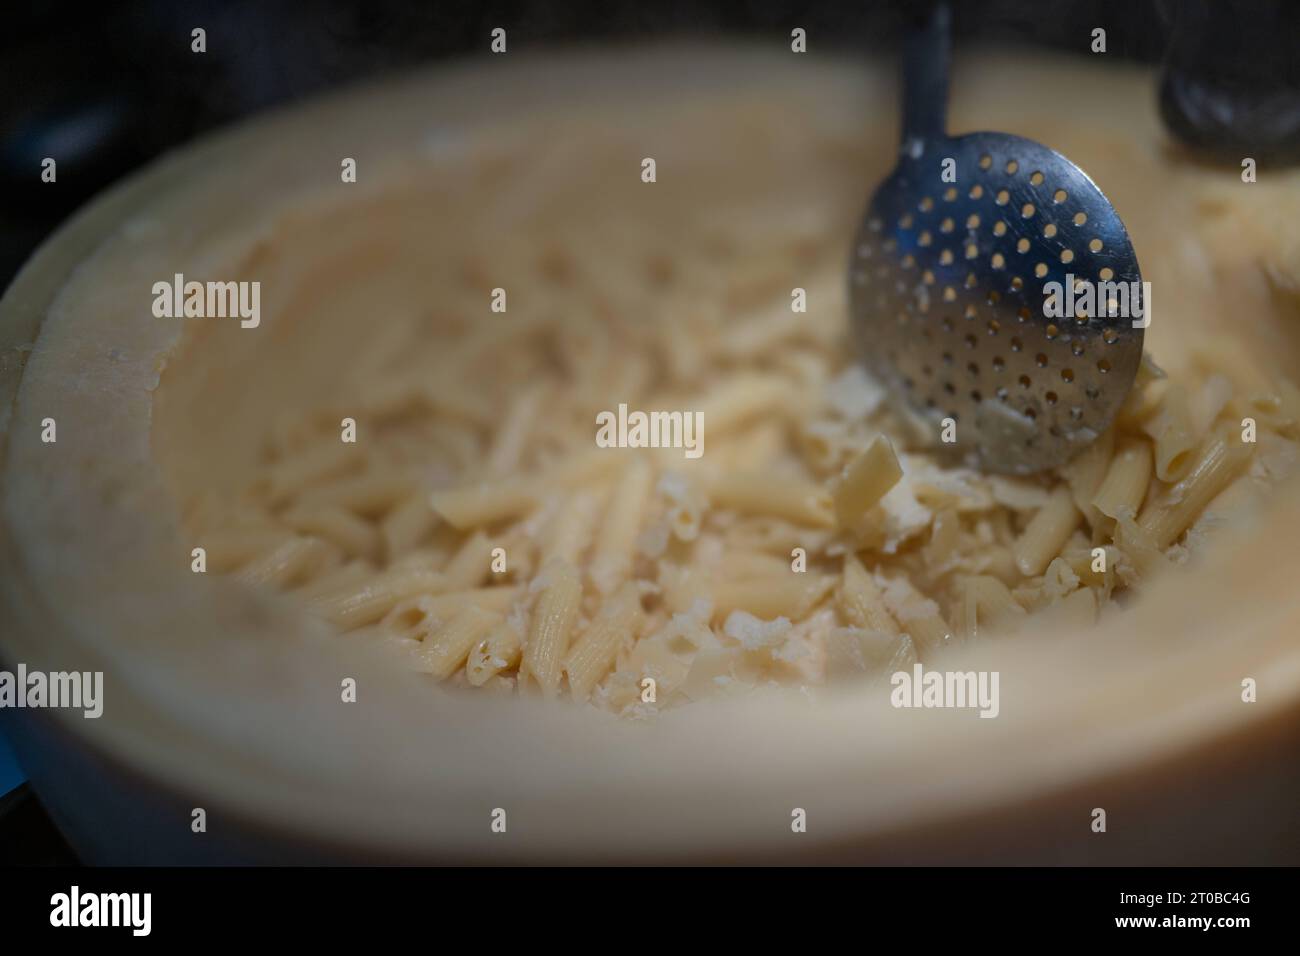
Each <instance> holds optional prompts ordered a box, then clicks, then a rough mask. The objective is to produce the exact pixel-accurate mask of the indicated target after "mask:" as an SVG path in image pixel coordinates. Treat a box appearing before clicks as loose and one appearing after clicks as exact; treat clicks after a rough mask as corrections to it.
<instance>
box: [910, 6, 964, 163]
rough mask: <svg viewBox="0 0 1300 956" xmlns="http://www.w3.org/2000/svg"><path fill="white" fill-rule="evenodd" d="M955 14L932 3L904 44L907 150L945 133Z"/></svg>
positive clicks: (911, 30) (911, 151) (912, 28)
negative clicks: (950, 49)
mask: <svg viewBox="0 0 1300 956" xmlns="http://www.w3.org/2000/svg"><path fill="white" fill-rule="evenodd" d="M951 24H952V13H951V11H950V10H949V9H948V4H946V3H933V4H930V5H929V9H927V10H926V11H925V12H924V14H923V15H922V18H921V20H920V21H919V22H918V23H917V24H916V25H914V26H912V27H911V28H910V29H909V30H908V32H907V37H906V39H905V41H904V45H903V139H902V148H903V151H904V152H906V153H909V154H914V147H916V146H919V145H920V143H921V142H922V141H924V140H927V139H935V138H938V137H941V136H943V135H944V127H945V124H946V121H947V116H948V54H949V48H950V46H951V42H950V38H949V32H950V28H951Z"/></svg>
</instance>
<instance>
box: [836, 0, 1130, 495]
mask: <svg viewBox="0 0 1300 956" xmlns="http://www.w3.org/2000/svg"><path fill="white" fill-rule="evenodd" d="M949 20H950V14H949V11H948V8H947V6H946V5H942V4H940V5H938V6H936V7H934V8H933V9H932V10H931V11H930V13H929V14H928V16H927V19H926V21H925V23H924V24H923V25H922V26H920V27H919V28H917V29H915V30H913V31H912V32H911V33H910V34H909V36H908V38H907V42H906V46H905V49H904V59H903V81H904V90H903V135H902V145H901V148H900V155H899V160H898V165H897V166H896V167H895V168H894V171H893V172H892V173H891V174H890V176H889V177H888V178H887V179H886V180H885V181H884V182H883V183H881V185H880V187H879V188H878V189H877V190H876V193H875V196H874V198H873V199H872V201H871V205H870V207H869V208H868V210H867V214H866V216H865V217H864V219H863V222H862V225H861V227H860V229H859V231H858V234H857V236H856V238H855V240H854V244H853V250H852V254H851V256H850V264H849V303H850V309H851V316H852V324H853V333H854V338H855V340H856V344H857V346H858V349H859V352H860V354H861V356H862V360H863V362H864V364H865V365H866V366H867V368H868V370H869V371H871V372H872V373H873V374H875V375H876V376H877V377H878V378H880V379H881V380H882V381H883V382H884V383H885V384H886V385H887V386H889V390H890V393H891V395H892V396H893V397H894V399H895V400H896V405H898V406H899V407H901V408H902V409H904V410H906V411H908V412H909V413H911V415H912V416H914V417H915V418H919V420H920V422H921V424H922V425H923V428H922V432H923V433H924V434H925V435H928V436H930V438H931V440H932V441H933V443H934V445H935V446H936V447H937V448H940V449H942V448H944V447H948V448H951V449H953V450H954V452H955V454H957V455H959V456H961V457H963V458H964V459H965V460H966V461H968V462H969V463H971V464H974V465H977V466H979V467H982V468H984V469H986V470H989V471H996V472H1010V473H1017V474H1025V473H1029V472H1034V471H1038V470H1041V469H1044V468H1049V467H1052V466H1055V465H1059V464H1062V463H1064V462H1065V461H1067V460H1068V459H1069V458H1071V457H1072V456H1073V455H1074V454H1075V453H1076V452H1078V451H1079V450H1081V449H1082V448H1084V447H1086V446H1087V445H1088V444H1090V443H1091V442H1092V441H1093V440H1094V439H1095V438H1096V437H1097V436H1098V435H1100V434H1101V433H1102V432H1104V431H1105V430H1106V429H1107V428H1108V427H1109V426H1110V424H1111V422H1112V421H1113V420H1114V418H1115V414H1116V412H1117V411H1118V410H1119V407H1120V405H1121V404H1122V402H1123V401H1124V398H1125V396H1126V395H1127V394H1128V392H1129V390H1130V388H1131V387H1132V384H1133V380H1134V378H1135V376H1136V375H1137V371H1138V366H1139V365H1140V363H1141V359H1142V338H1143V330H1144V329H1145V327H1146V324H1147V323H1148V321H1149V316H1148V312H1147V309H1148V307H1149V304H1150V303H1149V302H1148V301H1147V298H1148V297H1147V296H1145V295H1144V294H1143V292H1142V289H1143V286H1142V275H1141V272H1140V271H1139V269H1138V262H1137V256H1136V255H1135V254H1134V252H1133V246H1132V243H1131V242H1130V241H1129V236H1128V231H1127V230H1126V229H1125V228H1124V224H1123V223H1122V222H1121V221H1120V218H1119V215H1118V214H1117V213H1116V212H1115V209H1114V207H1113V206H1112V205H1111V204H1110V202H1109V200H1107V199H1106V197H1105V196H1104V195H1102V193H1101V190H1100V189H1098V188H1097V186H1096V184H1095V183H1093V181H1092V180H1091V179H1089V178H1088V176H1087V174H1086V173H1084V172H1083V170H1081V169H1079V167H1077V166H1075V165H1074V164H1073V163H1072V162H1070V161H1069V160H1068V159H1066V158H1065V157H1064V156H1062V155H1061V154H1060V153H1057V152H1055V151H1053V150H1051V149H1048V148H1047V147H1046V146H1043V145H1042V144H1040V143H1036V142H1033V141H1032V140H1028V139H1024V138H1022V137H1020V136H1013V135H1011V134H1008V133H987V132H982V133H968V134H966V135H964V136H955V137H954V136H948V135H946V133H945V132H944V123H945V114H946V107H947V96H948V48H949V39H948V37H949ZM1050 283H1059V286H1057V287H1053V286H1051V285H1050ZM1086 283H1092V284H1093V290H1092V301H1093V303H1094V306H1093V308H1092V310H1091V314H1087V312H1086V311H1085V310H1083V309H1081V310H1079V314H1077V315H1066V316H1064V317H1055V316H1051V315H1048V314H1046V313H1047V312H1048V311H1052V309H1050V308H1049V307H1048V306H1049V304H1059V305H1060V306H1062V307H1065V306H1068V304H1069V300H1070V298H1071V296H1070V295H1069V292H1075V293H1077V294H1078V295H1079V296H1080V297H1081V296H1082V295H1083V294H1084V293H1085V292H1086V291H1087V290H1086V287H1085V284H1086ZM1058 289H1059V291H1060V293H1061V295H1059V296H1056V297H1053V296H1052V295H1051V293H1052V292H1053V291H1056V290H1058ZM1067 290H1068V291H1067ZM945 419H951V420H952V422H951V423H945ZM945 424H949V425H950V427H948V428H945V427H944V426H945Z"/></svg>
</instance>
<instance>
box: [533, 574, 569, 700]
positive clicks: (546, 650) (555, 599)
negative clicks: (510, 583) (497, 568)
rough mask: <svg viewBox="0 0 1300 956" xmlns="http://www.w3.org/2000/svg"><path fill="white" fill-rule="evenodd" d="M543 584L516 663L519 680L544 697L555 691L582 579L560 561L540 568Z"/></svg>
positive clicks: (554, 693)
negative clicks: (536, 686) (536, 687)
mask: <svg viewBox="0 0 1300 956" xmlns="http://www.w3.org/2000/svg"><path fill="white" fill-rule="evenodd" d="M541 580H542V581H543V582H544V586H543V587H542V589H541V590H540V592H539V593H538V595H537V604H536V606H535V607H534V609H533V620H532V624H531V626H530V627H529V629H528V640H527V642H526V643H525V645H524V651H523V657H522V660H521V662H520V665H519V679H520V681H528V680H531V681H533V682H535V683H536V684H537V685H538V686H539V687H540V688H541V690H542V694H543V695H544V696H546V697H554V696H555V695H556V693H558V691H559V687H560V676H561V669H562V667H563V659H564V654H565V652H566V651H568V649H569V641H570V639H571V638H572V636H573V628H574V625H575V624H576V623H577V620H578V612H579V610H580V607H579V605H580V603H581V601H582V581H581V579H580V578H579V577H578V572H577V570H576V569H575V568H574V567H573V566H572V565H570V564H567V563H566V562H564V561H553V562H552V563H550V564H548V565H545V566H544V567H543V568H542V574H541Z"/></svg>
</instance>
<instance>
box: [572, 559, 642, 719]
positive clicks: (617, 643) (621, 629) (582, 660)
mask: <svg viewBox="0 0 1300 956" xmlns="http://www.w3.org/2000/svg"><path fill="white" fill-rule="evenodd" d="M644 622H645V615H644V614H642V612H641V596H640V592H639V591H638V590H637V587H636V585H634V584H631V583H627V584H624V585H622V586H621V587H620V588H619V589H618V590H617V591H616V592H615V593H614V594H613V595H612V596H611V597H610V598H608V599H607V600H606V601H605V602H604V604H602V605H601V608H600V612H599V613H598V614H597V615H596V617H595V619H594V620H593V621H592V622H591V625H590V626H589V627H588V628H587V629H586V631H584V632H583V634H582V636H581V637H579V638H578V640H577V641H576V642H575V643H574V645H573V647H572V649H570V650H569V652H568V654H567V655H565V658H564V673H565V674H566V675H567V676H568V679H569V692H570V693H571V694H572V695H573V698H574V700H586V699H587V697H589V696H590V694H591V690H592V688H593V687H595V686H596V684H597V682H598V681H600V680H601V679H602V678H603V677H604V676H605V675H606V674H607V673H609V671H610V668H612V667H613V666H614V660H615V658H617V657H618V652H619V649H620V648H621V647H622V646H623V645H624V644H629V643H631V642H633V641H635V640H636V638H637V637H638V636H639V633H640V630H641V628H642V626H643V625H644Z"/></svg>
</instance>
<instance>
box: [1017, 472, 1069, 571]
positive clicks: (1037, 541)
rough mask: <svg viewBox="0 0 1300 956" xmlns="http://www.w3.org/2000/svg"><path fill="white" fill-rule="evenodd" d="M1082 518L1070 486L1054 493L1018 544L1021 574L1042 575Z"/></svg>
mask: <svg viewBox="0 0 1300 956" xmlns="http://www.w3.org/2000/svg"><path fill="white" fill-rule="evenodd" d="M1082 518H1083V515H1082V514H1081V513H1080V512H1079V509H1078V508H1076V507H1075V505H1074V495H1073V494H1072V493H1071V492H1070V489H1069V488H1068V487H1061V488H1057V489H1056V491H1054V492H1052V494H1051V496H1050V497H1049V498H1048V499H1047V504H1045V505H1043V507H1041V508H1039V509H1038V511H1037V512H1036V513H1035V514H1034V516H1033V518H1031V519H1030V520H1029V524H1028V525H1027V526H1026V527H1025V531H1024V533H1023V534H1022V535H1021V536H1020V538H1019V539H1018V540H1017V541H1016V545H1015V557H1016V567H1017V568H1019V569H1020V573H1021V574H1023V575H1025V576H1026V577H1032V576H1034V575H1035V574H1042V573H1043V569H1044V568H1046V567H1047V564H1048V562H1049V561H1051V560H1052V558H1054V557H1056V556H1057V555H1058V554H1060V553H1061V548H1063V547H1064V546H1065V542H1066V541H1067V540H1068V539H1069V537H1070V535H1071V534H1072V533H1073V532H1074V529H1075V528H1077V527H1078V526H1079V522H1080V521H1081V520H1082Z"/></svg>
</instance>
